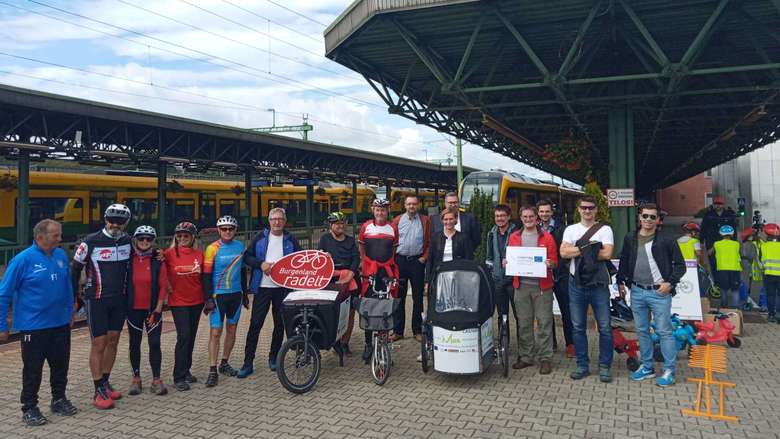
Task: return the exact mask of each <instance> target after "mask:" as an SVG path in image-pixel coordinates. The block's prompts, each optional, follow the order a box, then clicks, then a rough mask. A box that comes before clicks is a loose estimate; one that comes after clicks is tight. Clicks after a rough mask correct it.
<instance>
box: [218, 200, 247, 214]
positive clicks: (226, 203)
mask: <svg viewBox="0 0 780 439" xmlns="http://www.w3.org/2000/svg"><path fill="white" fill-rule="evenodd" d="M244 204H245V203H244V200H219V216H225V215H230V216H232V217H235V218H238V217H239V216H241V211H242V210H243V209H244Z"/></svg>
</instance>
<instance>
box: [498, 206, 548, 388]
mask: <svg viewBox="0 0 780 439" xmlns="http://www.w3.org/2000/svg"><path fill="white" fill-rule="evenodd" d="M520 220H521V221H522V222H523V228H522V229H520V230H518V231H516V232H514V233H512V234H511V235H509V241H508V243H507V247H543V248H545V249H546V254H547V257H546V259H545V264H546V265H547V276H546V277H543V278H534V277H525V276H523V277H521V276H515V277H514V280H513V286H514V288H515V291H514V297H513V298H512V300H513V301H514V304H515V309H516V310H517V320H518V324H519V329H518V350H517V362H516V363H515V364H513V365H512V368H514V369H523V368H526V367H529V366H533V364H534V359H533V357H532V355H533V353H534V352H536V354H537V356H538V359H539V373H540V374H542V375H547V374H549V373H550V372H552V363H551V361H550V360H551V359H552V353H553V349H552V345H553V343H552V325H553V311H552V308H553V307H552V304H553V274H552V272H553V269H554V268H555V267H556V266H557V265H558V251H557V248H556V245H555V239H554V238H553V236H552V235H551V234H550V233H548V232H546V231H544V230H542V229H541V228H540V227H539V217H538V215H537V212H536V208H535V207H533V206H523V207H521V208H520ZM504 265H507V261H506V259H505V260H504ZM534 320H537V321H538V322H539V328H538V330H537V334H536V337H534Z"/></svg>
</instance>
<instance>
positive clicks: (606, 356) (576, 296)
mask: <svg viewBox="0 0 780 439" xmlns="http://www.w3.org/2000/svg"><path fill="white" fill-rule="evenodd" d="M588 305H590V306H591V308H593V316H594V317H595V318H596V323H597V324H598V328H599V366H605V367H610V366H612V355H613V347H612V326H611V325H610V313H609V287H606V286H604V287H593V288H581V287H579V286H577V285H576V282H575V281H574V278H573V277H570V278H569V310H570V311H571V325H572V336H573V338H574V350H575V351H576V352H577V367H579V368H582V369H585V370H588V369H589V363H590V358H588V335H587V334H586V332H585V330H586V328H587V320H588Z"/></svg>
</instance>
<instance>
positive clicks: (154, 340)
mask: <svg viewBox="0 0 780 439" xmlns="http://www.w3.org/2000/svg"><path fill="white" fill-rule="evenodd" d="M155 238H157V232H156V231H155V230H154V227H151V226H139V227H138V228H137V229H135V233H133V258H132V264H133V268H132V273H133V280H132V282H131V283H130V287H129V288H128V289H127V291H128V295H127V310H128V311H127V333H128V334H129V335H130V337H129V340H130V365H131V367H132V369H133V382H132V384H131V385H130V390H129V391H128V392H127V393H128V394H129V395H138V394H140V393H141V392H142V391H143V387H142V385H141V339H142V338H143V335H144V328H145V329H146V340H147V342H148V343H149V364H150V365H151V366H152V388H151V391H152V393H154V394H155V395H165V394H167V393H168V389H166V388H165V384H163V382H162V379H160V364H161V363H162V351H161V350H160V335H161V334H162V319H161V314H162V306H163V303H164V302H165V297H166V296H167V295H168V276H167V273H166V270H165V268H164V267H162V263H161V262H160V261H159V258H158V256H159V253H158V252H159V250H158V249H156V248H153V247H152V245H153V244H154V240H155Z"/></svg>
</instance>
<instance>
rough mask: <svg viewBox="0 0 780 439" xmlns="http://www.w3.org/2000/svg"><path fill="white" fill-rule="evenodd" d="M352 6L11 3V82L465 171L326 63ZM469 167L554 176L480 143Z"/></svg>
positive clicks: (4, 67)
mask: <svg viewBox="0 0 780 439" xmlns="http://www.w3.org/2000/svg"><path fill="white" fill-rule="evenodd" d="M350 3H351V0H317V1H306V0H251V1H250V0H246V1H244V0H154V1H140V0H105V1H103V0H100V1H97V0H96V1H84V0H68V1H58V0H29V1H20V0H0V83H3V84H7V85H13V86H18V87H24V88H30V89H34V90H40V91H45V92H51V93H57V94H62V95H67V96H73V97H78V98H83V99H90V100H95V101H100V102H106V103H110V104H115V105H122V106H127V107H132V108H139V109H143V110H148V111H154V112H159V113H165V114H171V115H176V116H181V117H187V118H192V119H197V120H202V121H207V122H212V123H219V124H225V125H231V126H236V127H241V128H254V127H265V126H271V125H272V124H273V123H274V118H275V123H276V125H298V124H300V123H301V122H302V115H303V114H307V115H308V117H309V123H310V124H312V125H313V126H314V131H312V132H310V133H309V139H310V140H314V141H318V142H324V143H332V144H335V145H342V146H347V147H352V148H358V149H362V150H369V151H374V152H377V153H384V154H392V155H395V156H399V157H408V158H410V159H415V160H444V159H447V158H451V159H452V164H453V165H454V164H455V162H454V157H455V147H454V146H453V144H454V138H452V137H450V136H445V135H444V134H441V133H438V132H436V131H435V130H433V129H431V128H428V127H425V126H422V125H417V124H415V123H414V122H412V121H409V120H407V119H404V118H402V117H400V116H394V115H390V114H388V112H387V107H386V105H385V104H384V103H383V102H382V100H381V99H380V98H379V96H378V95H376V93H375V92H374V91H373V89H371V87H370V86H369V85H368V84H367V83H366V81H365V80H364V79H363V78H362V77H361V76H360V75H358V74H357V73H355V72H353V71H351V70H349V69H347V68H345V67H342V66H341V65H340V64H337V63H335V62H332V61H330V60H328V59H327V58H325V56H324V52H325V45H324V42H323V31H324V30H325V28H326V26H327V25H329V24H330V23H332V22H333V21H334V20H335V19H336V17H337V16H338V15H339V14H340V13H341V12H342V11H344V10H345V9H346V8H347V7H348V6H349V4H350ZM270 109H274V110H275V111H273V112H272V111H269V110H270ZM288 135H289V136H299V134H298V133H290V134H288ZM463 162H464V165H466V166H470V167H474V168H478V169H496V168H500V169H504V170H508V171H517V172H520V173H522V174H525V175H530V176H533V177H538V178H545V179H549V178H550V174H548V173H546V172H543V171H539V170H536V169H534V168H532V167H530V166H528V165H525V164H523V163H520V162H517V161H514V160H512V159H510V158H507V157H504V156H502V155H499V154H496V153H493V152H491V151H488V150H486V149H484V148H481V147H479V146H476V145H471V144H466V145H464V147H463Z"/></svg>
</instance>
